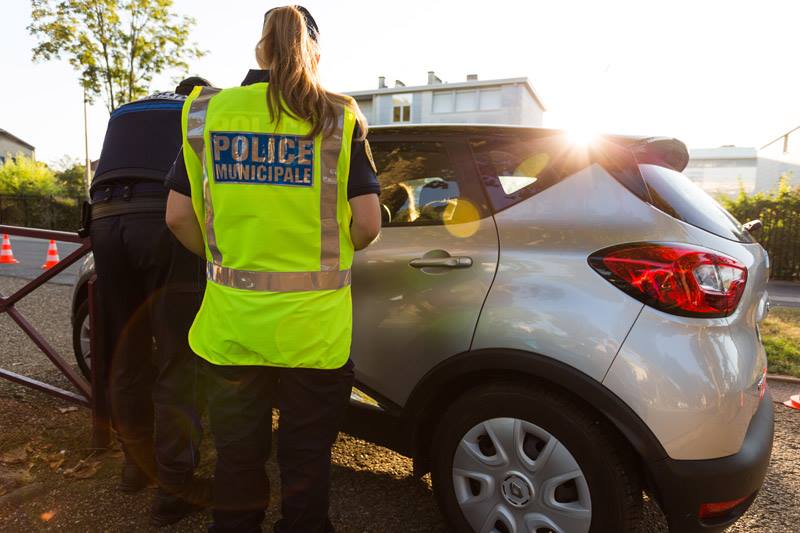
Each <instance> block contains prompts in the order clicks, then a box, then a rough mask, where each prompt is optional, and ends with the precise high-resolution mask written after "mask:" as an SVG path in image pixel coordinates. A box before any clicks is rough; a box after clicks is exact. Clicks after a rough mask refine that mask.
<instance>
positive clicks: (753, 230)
mask: <svg viewBox="0 0 800 533" xmlns="http://www.w3.org/2000/svg"><path fill="white" fill-rule="evenodd" d="M742 227H743V228H744V229H746V230H747V232H748V233H750V234H751V235H756V234H757V233H759V232H760V231H761V228H763V227H764V223H763V222H761V220H759V219H755V220H751V221H750V222H746V223H744V224H742Z"/></svg>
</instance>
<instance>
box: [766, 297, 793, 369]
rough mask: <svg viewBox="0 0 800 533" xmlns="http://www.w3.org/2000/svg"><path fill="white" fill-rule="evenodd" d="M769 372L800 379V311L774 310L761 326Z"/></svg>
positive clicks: (790, 309) (788, 309) (789, 309)
mask: <svg viewBox="0 0 800 533" xmlns="http://www.w3.org/2000/svg"><path fill="white" fill-rule="evenodd" d="M761 335H762V339H763V341H764V348H765V349H766V351H767V361H768V365H769V366H768V368H769V371H770V372H771V373H773V374H786V375H790V376H796V377H800V309H792V308H776V309H773V310H772V311H771V312H770V314H769V316H768V317H767V319H766V320H765V321H764V323H763V325H762V326H761Z"/></svg>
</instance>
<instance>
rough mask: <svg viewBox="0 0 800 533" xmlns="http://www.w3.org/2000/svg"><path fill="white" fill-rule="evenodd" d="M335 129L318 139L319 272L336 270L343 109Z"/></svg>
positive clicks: (337, 268) (340, 111) (337, 265)
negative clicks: (319, 163) (320, 148)
mask: <svg viewBox="0 0 800 533" xmlns="http://www.w3.org/2000/svg"><path fill="white" fill-rule="evenodd" d="M338 115H339V116H338V117H337V123H336V130H335V131H334V132H333V133H332V134H331V135H327V136H325V137H323V138H322V154H321V155H320V160H321V162H322V168H321V173H320V175H321V176H322V183H321V184H320V199H319V220H320V224H321V226H322V236H321V241H320V261H319V262H320V270H323V271H329V270H339V220H338V218H337V211H338V208H339V154H340V153H341V151H342V131H343V130H344V109H340V110H339V114H338Z"/></svg>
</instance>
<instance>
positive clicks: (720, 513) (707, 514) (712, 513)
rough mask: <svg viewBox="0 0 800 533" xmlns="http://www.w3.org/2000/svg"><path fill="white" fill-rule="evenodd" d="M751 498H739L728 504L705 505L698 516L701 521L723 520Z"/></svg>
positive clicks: (701, 506) (701, 507)
mask: <svg viewBox="0 0 800 533" xmlns="http://www.w3.org/2000/svg"><path fill="white" fill-rule="evenodd" d="M749 497H750V496H745V497H743V498H737V499H735V500H730V501H727V502H714V503H703V504H701V505H700V510H699V511H698V513H697V516H698V517H699V518H700V520H713V519H714V518H722V517H724V516H726V515H727V514H728V513H730V512H731V511H732V510H733V509H735V508H736V507H737V506H739V505H740V504H742V503H743V502H744V501H745V500H747V499H748V498H749Z"/></svg>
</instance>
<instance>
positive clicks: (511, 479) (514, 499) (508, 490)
mask: <svg viewBox="0 0 800 533" xmlns="http://www.w3.org/2000/svg"><path fill="white" fill-rule="evenodd" d="M502 490H503V496H504V497H505V499H506V501H508V503H510V504H511V505H513V506H515V507H524V506H526V505H528V503H530V501H531V499H532V498H533V487H532V486H531V484H530V482H529V481H528V480H527V479H525V478H524V477H522V476H521V475H520V474H514V473H512V474H509V475H508V476H507V477H506V479H505V481H503V485H502Z"/></svg>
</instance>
